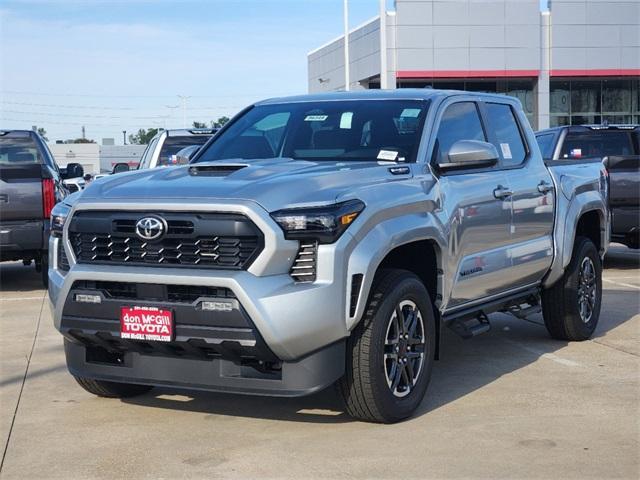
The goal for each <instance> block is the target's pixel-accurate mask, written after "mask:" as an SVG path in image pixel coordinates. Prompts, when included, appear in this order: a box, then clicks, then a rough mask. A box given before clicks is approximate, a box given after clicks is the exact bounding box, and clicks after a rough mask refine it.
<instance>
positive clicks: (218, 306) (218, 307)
mask: <svg viewBox="0 0 640 480" xmlns="http://www.w3.org/2000/svg"><path fill="white" fill-rule="evenodd" d="M201 305H202V310H209V311H213V312H230V311H231V310H233V305H232V304H231V303H229V302H202V303H201Z"/></svg>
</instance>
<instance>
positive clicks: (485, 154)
mask: <svg viewBox="0 0 640 480" xmlns="http://www.w3.org/2000/svg"><path fill="white" fill-rule="evenodd" d="M447 157H448V160H449V161H448V162H446V163H439V164H438V167H439V168H440V170H442V171H449V170H456V169H463V168H484V167H492V166H493V165H495V164H496V163H498V158H499V157H498V151H497V150H496V147H494V146H493V144H491V143H487V142H481V141H479V140H458V141H457V142H456V143H454V144H453V145H452V146H451V149H450V150H449V153H448V154H447Z"/></svg>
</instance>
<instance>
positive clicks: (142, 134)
mask: <svg viewBox="0 0 640 480" xmlns="http://www.w3.org/2000/svg"><path fill="white" fill-rule="evenodd" d="M157 133H158V129H157V128H149V129H147V130H145V129H144V128H141V129H140V130H138V133H136V134H135V135H133V134H131V135H129V143H131V144H134V145H147V144H148V143H149V142H150V141H151V139H152V138H153V137H155V136H156V134H157Z"/></svg>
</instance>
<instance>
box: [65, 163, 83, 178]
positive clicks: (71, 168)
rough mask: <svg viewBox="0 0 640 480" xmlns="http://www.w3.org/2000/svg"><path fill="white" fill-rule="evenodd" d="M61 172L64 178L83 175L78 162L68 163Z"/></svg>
mask: <svg viewBox="0 0 640 480" xmlns="http://www.w3.org/2000/svg"><path fill="white" fill-rule="evenodd" d="M61 173H62V178H64V179H67V178H79V177H83V176H84V168H83V167H82V165H80V164H79V163H68V164H67V168H65V169H63V171H62V172H61Z"/></svg>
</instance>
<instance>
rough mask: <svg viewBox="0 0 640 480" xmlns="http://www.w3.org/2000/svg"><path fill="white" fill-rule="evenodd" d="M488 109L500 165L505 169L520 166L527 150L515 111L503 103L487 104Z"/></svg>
mask: <svg viewBox="0 0 640 480" xmlns="http://www.w3.org/2000/svg"><path fill="white" fill-rule="evenodd" d="M486 107H487V116H488V117H489V119H488V122H489V126H490V128H491V129H492V130H493V133H494V135H495V139H496V141H495V142H494V145H495V147H496V150H498V154H499V155H500V160H501V162H500V163H501V164H502V166H504V167H514V166H517V165H520V164H521V163H522V162H524V159H525V157H526V156H527V150H526V148H525V145H524V142H523V141H522V135H521V134H520V128H519V127H518V122H517V121H516V118H515V116H514V115H513V109H512V108H511V106H510V105H505V104H503V103H487V104H486Z"/></svg>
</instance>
